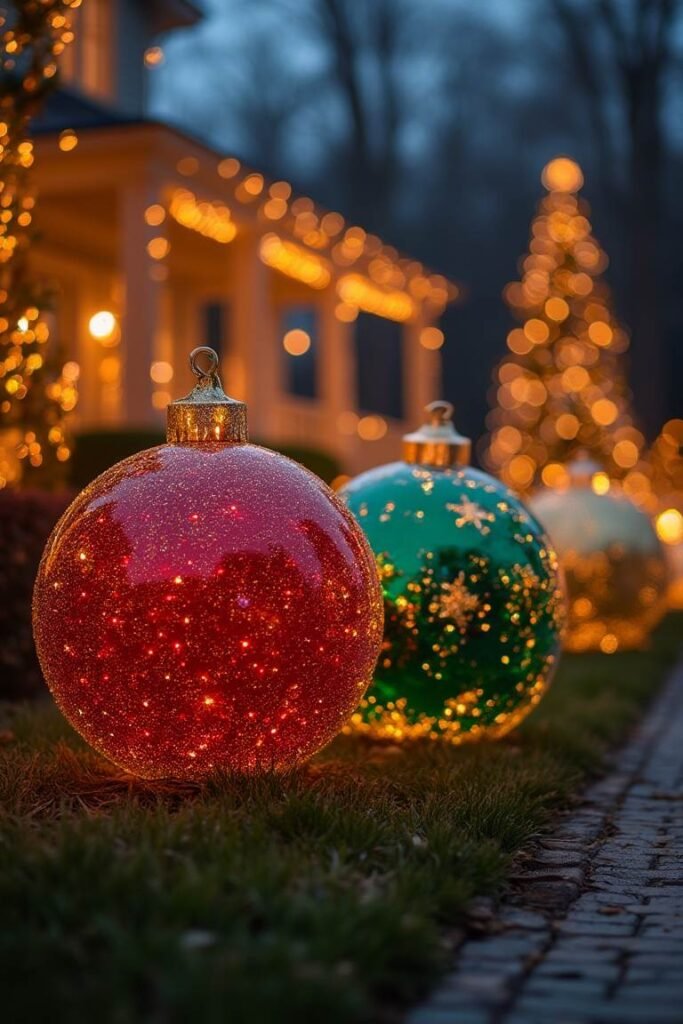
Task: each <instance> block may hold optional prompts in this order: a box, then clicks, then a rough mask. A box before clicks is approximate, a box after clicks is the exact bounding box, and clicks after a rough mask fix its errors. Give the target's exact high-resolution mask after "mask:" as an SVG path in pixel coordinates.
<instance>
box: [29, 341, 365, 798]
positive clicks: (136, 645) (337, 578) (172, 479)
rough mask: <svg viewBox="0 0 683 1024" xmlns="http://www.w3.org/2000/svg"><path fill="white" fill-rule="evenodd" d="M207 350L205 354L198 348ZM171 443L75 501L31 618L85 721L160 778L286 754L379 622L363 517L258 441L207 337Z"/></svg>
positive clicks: (56, 538)
mask: <svg viewBox="0 0 683 1024" xmlns="http://www.w3.org/2000/svg"><path fill="white" fill-rule="evenodd" d="M199 353H203V354H204V356H203V358H207V357H208V358H210V359H211V365H210V367H209V369H207V370H206V371H203V370H202V369H201V368H200V367H199V365H198V362H197V359H198V354H199ZM191 363H192V368H193V370H194V372H195V374H196V375H197V376H198V378H199V382H198V384H197V386H196V387H195V389H194V391H193V392H192V393H191V394H190V395H188V396H187V397H186V398H183V399H180V400H179V401H177V402H174V403H172V404H171V405H170V406H169V411H168V443H167V444H165V445H161V446H159V447H157V448H152V449H150V450H148V451H144V452H141V453H140V454H138V455H134V456H132V457H131V458H129V459H126V460H124V461H123V462H121V463H119V464H118V465H116V466H114V467H113V468H112V469H110V470H108V471H107V472H106V473H104V474H102V476H100V477H98V479H97V480H95V481H94V483H92V484H91V485H90V486H89V487H87V488H86V490H85V491H83V493H82V494H81V495H80V496H79V497H78V498H77V499H76V500H75V501H74V503H73V504H72V505H71V507H70V508H69V509H68V510H67V512H66V513H65V515H64V516H63V518H62V519H61V521H60V522H59V523H58V525H57V527H56V528H55V530H54V532H53V534H52V536H51V537H50V540H49V542H48V545H47V548H46V550H45V554H44V556H43V561H42V563H41V566H40V570H39V573H38V579H37V582H36V588H35V595H34V631H35V638H36V644H37V648H38V654H39V658H40V662H41V665H42V668H43V671H44V674H45V678H46V680H47V682H48V685H49V687H50V689H51V690H52V693H53V695H54V697H55V699H56V701H57V703H58V704H59V706H60V708H61V709H62V711H63V712H64V714H65V715H66V717H67V718H68V719H69V721H70V722H71V724H72V725H73V726H74V727H75V728H76V729H77V730H78V732H80V733H81V735H82V736H84V737H85V739H86V740H87V741H88V742H89V743H91V744H92V746H93V747H95V748H96V749H97V750H98V751H100V752H101V753H102V754H104V755H105V756H106V757H108V758H110V759H111V760H112V761H114V762H115V763H116V764H118V765H120V766H121V767H122V768H125V769H126V770H128V771H130V772H134V773H135V774H137V775H142V776H145V777H148V778H158V777H173V778H196V777H202V776H206V775H208V774H210V773H212V772H215V771H217V770H221V769H231V770H238V771H256V770H262V769H263V770H266V769H271V768H274V769H281V768H286V767H289V766H291V765H295V764H297V763H298V762H300V761H302V760H304V759H305V758H307V757H309V756H310V755H311V754H313V753H314V752H315V751H316V750H318V749H319V748H320V747H322V746H323V745H324V744H325V743H327V742H328V740H330V739H332V737H333V736H334V735H335V734H336V733H337V732H338V731H339V730H340V729H341V727H342V726H343V724H344V722H345V721H346V720H347V719H348V717H349V715H350V714H351V712H352V711H353V710H354V708H355V707H356V706H357V704H358V701H359V700H360V698H361V697H362V695H363V693H364V692H365V689H366V687H367V686H368V683H369V681H370V679H371V676H372V670H373V667H374V664H375V661H376V658H377V653H378V650H379V646H380V642H381V636H382V599H381V589H380V585H379V581H378V579H377V571H376V567H375V564H374V560H373V558H372V553H371V552H370V550H369V548H368V545H367V543H366V541H365V538H364V537H363V534H362V531H361V530H360V529H359V527H358V525H357V524H356V523H355V521H354V520H353V518H352V516H351V515H350V514H349V513H348V511H347V510H346V508H344V506H343V504H342V503H341V502H340V501H339V499H337V498H336V497H335V496H334V495H333V494H332V492H331V491H330V490H329V489H328V488H327V487H326V486H325V485H324V484H323V483H321V481H319V480H318V479H317V478H316V477H314V476H313V475H312V474H311V473H309V472H308V471H307V470H305V469H303V467H301V466H299V465H298V464H297V463H295V462H292V461H290V460H289V459H286V458H283V457H282V456H281V455H278V454H276V453H275V452H272V451H267V450H266V449H263V448H259V447H256V446H254V445H250V444H248V443H247V425H246V408H245V406H244V405H243V404H242V403H240V402H236V401H234V400H232V399H230V398H228V397H227V396H226V395H225V394H224V393H223V390H222V388H221V385H220V381H219V380H218V377H217V375H216V372H215V367H216V363H217V359H216V356H215V354H214V353H213V352H212V350H210V349H203V350H196V351H195V352H194V353H193V354H192V357H191Z"/></svg>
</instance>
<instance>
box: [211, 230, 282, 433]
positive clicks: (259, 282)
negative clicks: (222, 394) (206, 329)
mask: <svg viewBox="0 0 683 1024" xmlns="http://www.w3.org/2000/svg"><path fill="white" fill-rule="evenodd" d="M259 241H260V237H259V235H258V234H257V233H256V232H249V233H245V234H244V236H241V237H240V236H238V237H237V238H236V239H235V241H234V242H233V243H232V244H233V246H234V252H233V253H232V256H233V261H232V266H233V267H234V268H235V269H234V279H233V282H232V285H233V287H232V288H231V290H230V305H231V314H232V315H231V318H230V333H231V337H230V345H229V349H230V354H229V356H228V357H227V359H226V361H225V362H226V365H225V366H224V368H223V376H224V381H223V383H224V386H225V389H226V391H227V392H228V394H230V395H232V396H233V397H234V398H241V399H242V400H244V401H246V402H247V403H248V405H249V431H250V433H251V435H252V436H253V437H255V438H257V439H258V440H261V441H269V440H273V439H274V431H275V423H276V414H277V405H278V403H279V402H280V400H281V396H282V362H283V361H282V359H281V358H280V355H281V353H280V349H279V345H280V339H279V337H278V330H277V327H278V325H277V323H276V313H275V310H274V308H273V301H272V297H271V294H270V288H269V282H270V274H271V273H272V272H271V271H270V270H269V269H268V267H266V266H265V264H264V263H263V262H262V261H261V258H260V256H259Z"/></svg>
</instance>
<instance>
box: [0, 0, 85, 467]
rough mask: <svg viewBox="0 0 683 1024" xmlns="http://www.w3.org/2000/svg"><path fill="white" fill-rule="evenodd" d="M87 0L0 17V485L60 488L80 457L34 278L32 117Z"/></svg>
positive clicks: (68, 394)
mask: <svg viewBox="0 0 683 1024" xmlns="http://www.w3.org/2000/svg"><path fill="white" fill-rule="evenodd" d="M79 4H80V0H22V3H19V4H15V5H13V7H12V10H11V13H7V14H3V15H0V33H1V34H0V208H1V210H2V212H1V213H0V487H4V486H5V485H6V484H8V483H17V482H19V481H21V482H22V484H28V485H29V486H31V485H34V486H41V487H46V486H48V487H49V486H54V485H55V484H57V483H59V481H60V479H61V478H62V477H63V472H64V463H65V462H66V461H67V459H68V458H69V456H70V449H69V445H68V440H67V431H66V422H65V418H66V416H67V414H68V413H69V412H70V411H71V410H72V409H73V408H74V406H75V404H76V401H77V391H76V379H77V377H78V367H77V365H76V364H75V363H67V364H66V365H62V364H61V360H60V358H59V352H58V351H57V349H56V347H55V346H54V344H50V343H49V338H50V328H49V322H48V321H49V313H48V308H49V301H48V297H47V296H46V295H45V294H44V292H43V290H42V289H41V287H40V286H39V285H37V284H36V282H35V281H33V280H32V279H31V277H30V275H29V273H28V268H27V255H28V251H29V247H30V243H31V230H32V229H31V225H32V220H33V208H34V206H35V195H34V193H33V191H32V188H31V181H30V168H31V165H32V164H33V144H32V142H31V140H30V138H29V136H28V125H29V120H30V118H31V117H32V116H33V115H34V114H35V113H36V111H37V110H38V109H39V107H40V104H41V102H42V101H43V99H44V97H45V94H46V93H47V91H48V90H49V89H50V88H51V87H52V85H53V84H54V83H55V81H56V75H57V58H58V57H59V55H60V54H61V53H62V52H63V50H64V48H65V47H66V46H67V45H68V43H69V42H71V40H72V38H73V33H72V32H71V29H70V23H69V15H70V13H71V10H72V9H73V8H75V7H78V6H79Z"/></svg>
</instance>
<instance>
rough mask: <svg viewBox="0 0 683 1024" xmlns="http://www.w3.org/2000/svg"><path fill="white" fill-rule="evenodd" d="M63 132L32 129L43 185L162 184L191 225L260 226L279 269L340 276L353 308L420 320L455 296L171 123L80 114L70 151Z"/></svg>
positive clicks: (56, 188)
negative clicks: (418, 316) (104, 119)
mask: <svg viewBox="0 0 683 1024" xmlns="http://www.w3.org/2000/svg"><path fill="white" fill-rule="evenodd" d="M63 123H64V122H62V124H63ZM71 134H72V135H73V131H72V132H71ZM63 135H64V131H61V132H58V131H56V130H54V129H52V126H51V125H49V123H48V124H44V127H43V129H42V130H41V131H39V132H38V133H37V135H36V149H37V157H38V159H37V161H36V176H37V178H38V184H39V187H40V191H41V192H42V193H43V194H46V195H61V196H67V195H74V194H78V192H79V191H80V190H87V189H88V188H91V187H92V185H93V183H94V182H96V183H97V185H98V186H112V187H120V186H121V185H122V184H134V183H135V182H136V181H139V182H150V183H153V184H156V185H157V186H158V187H159V189H160V190H161V192H162V193H163V201H164V202H165V203H166V205H167V206H168V209H169V211H170V213H171V216H172V217H174V218H175V219H176V220H177V221H178V222H179V223H181V224H183V225H184V226H185V227H188V228H191V229H193V228H194V230H199V231H201V233H202V234H209V237H214V240H217V241H223V242H228V241H230V240H231V238H232V237H233V235H234V234H236V233H237V232H239V231H240V230H247V229H252V230H255V231H257V232H258V234H259V235H261V258H262V259H263V261H264V262H265V263H267V264H268V265H270V266H272V267H273V268H274V269H275V270H278V271H281V272H282V273H284V274H286V275H289V276H292V277H295V278H297V279H299V280H302V281H306V283H307V284H310V286H311V287H314V288H324V287H326V286H327V284H328V283H329V282H331V281H333V280H334V281H335V282H336V284H337V289H338V291H339V294H340V298H341V300H342V302H344V303H347V304H348V305H349V307H350V308H353V307H354V306H355V307H357V308H361V309H365V310H366V311H368V312H376V313H377V314H378V315H380V316H386V317H388V318H389V319H395V320H408V319H414V318H415V316H416V314H417V313H420V314H421V317H422V318H423V319H425V320H427V321H429V320H434V319H435V318H436V317H438V316H439V315H440V314H441V312H442V311H443V309H444V308H445V306H446V305H447V304H448V303H450V302H452V301H454V300H455V299H456V298H457V297H458V287H457V285H456V284H455V283H454V282H452V281H449V280H447V279H446V278H445V277H444V276H442V275H440V274H436V273H434V272H433V271H431V270H429V269H428V268H427V267H425V266H424V265H423V264H422V263H420V262H419V261H417V260H413V259H410V257H407V256H404V255H402V254H401V253H399V252H398V251H397V250H396V249H395V248H393V247H392V246H389V245H386V244H385V243H384V242H383V241H382V240H381V239H380V238H378V237H377V236H375V235H371V234H368V233H366V232H365V231H364V229H363V228H362V227H360V226H358V225H354V224H349V223H347V221H346V220H345V218H344V217H343V216H342V215H341V214H340V213H336V212H332V211H328V210H325V209H323V208H322V207H320V206H319V205H318V204H317V203H315V202H314V200H313V199H311V198H309V197H307V196H303V195H297V194H295V193H294V192H293V190H292V187H291V185H290V184H289V183H288V182H286V181H282V180H279V181H278V180H273V179H270V178H267V177H266V176H265V175H264V174H262V173H261V172H259V171H256V170H254V169H252V168H250V167H247V166H245V165H244V164H242V163H241V161H239V160H238V159H237V158H236V157H232V156H221V155H220V154H218V153H216V152H215V150H213V149H211V148H210V147H209V146H207V145H205V144H203V143H201V142H199V141H198V140H196V139H193V138H191V137H189V136H187V135H185V134H183V133H182V132H180V131H178V130H177V129H175V128H171V127H169V126H168V125H166V124H163V123H160V122H156V121H128V122H121V121H119V122H112V121H108V122H106V123H99V124H93V123H92V122H87V121H86V122H85V123H83V122H81V124H80V125H78V127H77V139H78V143H77V145H76V146H75V147H74V148H71V149H70V150H69V151H68V152H62V151H61V150H60V141H61V140H62V136H63ZM203 215H205V216H204V219H202V216H203ZM206 217H208V218H209V219H208V222H207V220H206ZM226 218H227V219H228V220H230V221H232V223H233V224H234V228H235V230H234V231H233V232H232V233H230V232H227V233H226V232H225V231H223V235H222V237H218V236H217V235H213V236H212V235H210V233H209V232H210V228H211V221H212V219H214V220H215V223H216V226H217V228H219V227H220V228H222V229H224V228H225V222H226ZM306 278H309V280H306Z"/></svg>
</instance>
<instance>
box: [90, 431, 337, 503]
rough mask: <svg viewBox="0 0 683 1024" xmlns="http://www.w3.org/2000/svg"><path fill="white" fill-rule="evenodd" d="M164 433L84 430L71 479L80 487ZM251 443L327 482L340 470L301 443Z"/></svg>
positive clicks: (332, 460)
mask: <svg viewBox="0 0 683 1024" xmlns="http://www.w3.org/2000/svg"><path fill="white" fill-rule="evenodd" d="M163 441H164V434H163V433H161V431H158V430H89V431H83V433H81V434H78V435H77V437H76V438H75V447H74V453H73V457H72V459H71V463H70V467H71V470H70V482H71V484H72V486H73V487H75V488H77V489H78V490H80V489H81V488H83V487H85V485H86V484H89V483H90V481H91V480H94V479H95V477H96V476H99V475H100V473H104V471H105V469H109V467H110V466H113V465H114V464H115V463H117V462H120V461H121V459H125V458H127V457H128V456H129V455H134V454H135V452H139V451H142V450H143V448H153V447H154V445H157V444H162V443H163ZM254 444H263V446H264V447H265V448H273V449H275V451H279V452H282V454H283V455H286V456H288V458H290V459H294V460H295V461H296V462H300V463H301V464H302V465H303V466H306V468H307V469H310V470H311V472H313V473H315V474H316V475H317V476H319V477H320V478H321V479H322V480H324V481H325V482H326V483H330V481H331V480H334V478H335V477H336V476H339V474H340V473H341V467H340V465H339V463H338V461H337V460H336V459H335V458H334V456H332V455H329V454H328V453H327V452H324V451H321V450H320V449H317V448H307V447H305V446H300V445H289V444H281V445H277V444H267V443H266V442H264V441H257V440H254Z"/></svg>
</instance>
